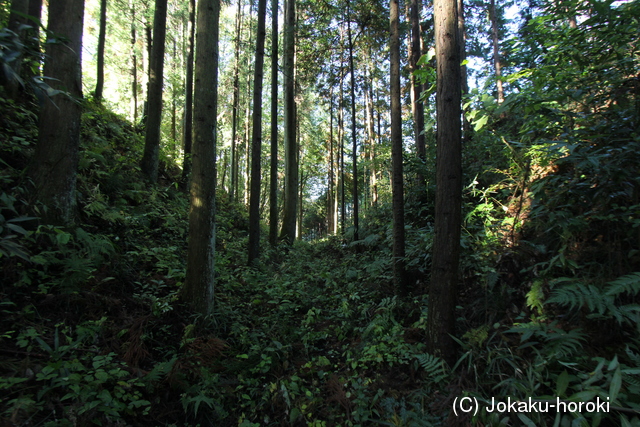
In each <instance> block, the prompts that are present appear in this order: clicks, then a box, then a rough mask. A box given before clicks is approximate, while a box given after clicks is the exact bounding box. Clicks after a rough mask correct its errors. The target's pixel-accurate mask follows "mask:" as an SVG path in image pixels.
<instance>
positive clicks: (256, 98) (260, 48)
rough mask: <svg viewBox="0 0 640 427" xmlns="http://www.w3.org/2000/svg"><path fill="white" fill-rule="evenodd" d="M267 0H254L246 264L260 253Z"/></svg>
mask: <svg viewBox="0 0 640 427" xmlns="http://www.w3.org/2000/svg"><path fill="white" fill-rule="evenodd" d="M266 15H267V0H258V29H257V33H256V62H255V70H254V78H253V124H252V126H251V128H252V132H253V135H252V136H251V193H250V195H249V265H252V264H253V263H254V261H255V260H256V259H258V257H259V255H260V170H261V167H260V166H261V164H260V162H261V161H262V80H263V75H264V71H263V67H264V39H265V37H266V30H265V19H266Z"/></svg>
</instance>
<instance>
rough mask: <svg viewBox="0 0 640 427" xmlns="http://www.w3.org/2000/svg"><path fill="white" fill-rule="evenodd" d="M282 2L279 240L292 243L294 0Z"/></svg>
mask: <svg viewBox="0 0 640 427" xmlns="http://www.w3.org/2000/svg"><path fill="white" fill-rule="evenodd" d="M285 4H286V7H285V15H284V20H285V22H284V40H283V42H284V52H283V55H284V58H283V70H282V71H283V74H284V145H285V194H284V216H283V218H282V231H281V233H280V239H281V240H284V241H286V242H287V243H288V244H289V245H292V244H293V241H294V240H295V238H296V218H297V209H298V144H297V139H296V104H295V85H294V72H295V67H294V53H295V22H296V21H295V0H287V1H286V3H285Z"/></svg>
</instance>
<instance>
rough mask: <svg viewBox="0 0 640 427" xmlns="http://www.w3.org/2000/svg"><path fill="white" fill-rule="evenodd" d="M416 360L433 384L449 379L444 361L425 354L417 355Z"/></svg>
mask: <svg viewBox="0 0 640 427" xmlns="http://www.w3.org/2000/svg"><path fill="white" fill-rule="evenodd" d="M416 359H418V364H419V365H420V366H421V367H422V369H424V371H425V373H426V374H427V376H428V377H429V378H430V380H431V381H432V382H433V383H436V384H437V383H439V382H440V381H442V380H443V379H445V378H446V377H447V375H448V372H447V368H446V365H445V363H444V360H442V359H441V358H439V357H438V356H434V355H432V354H429V353H424V354H418V355H416Z"/></svg>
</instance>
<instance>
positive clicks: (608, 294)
mask: <svg viewBox="0 0 640 427" xmlns="http://www.w3.org/2000/svg"><path fill="white" fill-rule="evenodd" d="M639 293H640V272H636V273H632V274H628V275H626V276H622V277H620V278H618V279H616V280H613V281H611V282H608V283H607V284H606V285H605V287H604V289H602V290H601V289H599V288H598V287H597V286H595V285H585V284H583V283H579V282H571V281H569V282H568V283H566V284H565V285H563V286H561V287H558V288H556V289H554V290H553V294H552V296H551V297H550V298H549V299H548V300H547V301H546V302H545V304H558V305H561V306H565V307H569V308H570V309H572V310H575V309H582V308H587V309H588V310H589V312H590V314H589V315H588V317H591V318H593V317H605V318H614V319H615V320H616V321H617V322H618V323H619V324H623V323H630V324H635V323H637V322H638V317H639V316H638V313H639V312H640V306H639V305H638V304H625V305H621V304H620V303H619V302H618V301H616V298H617V297H619V296H621V295H622V294H629V295H631V296H636V295H638V294H639Z"/></svg>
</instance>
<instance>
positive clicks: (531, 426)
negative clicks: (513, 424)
mask: <svg viewBox="0 0 640 427" xmlns="http://www.w3.org/2000/svg"><path fill="white" fill-rule="evenodd" d="M518 418H520V421H522V424H523V425H525V426H528V427H536V423H534V422H533V421H531V418H529V417H527V416H526V415H525V414H521V413H518Z"/></svg>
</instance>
